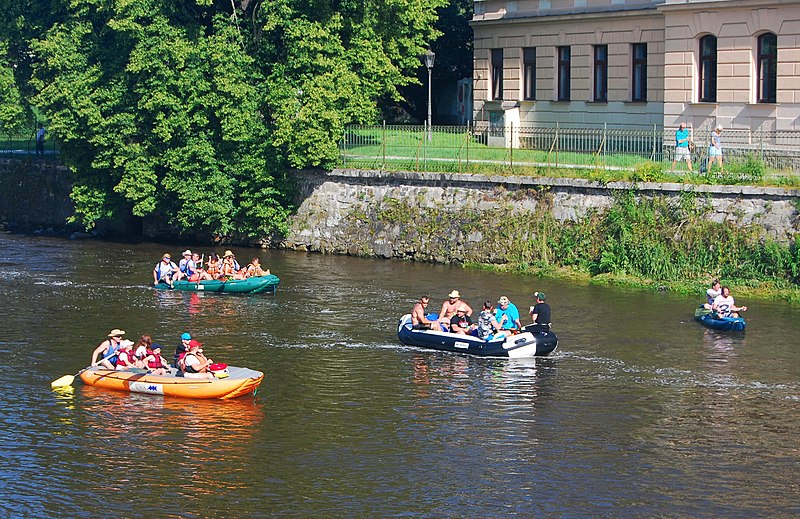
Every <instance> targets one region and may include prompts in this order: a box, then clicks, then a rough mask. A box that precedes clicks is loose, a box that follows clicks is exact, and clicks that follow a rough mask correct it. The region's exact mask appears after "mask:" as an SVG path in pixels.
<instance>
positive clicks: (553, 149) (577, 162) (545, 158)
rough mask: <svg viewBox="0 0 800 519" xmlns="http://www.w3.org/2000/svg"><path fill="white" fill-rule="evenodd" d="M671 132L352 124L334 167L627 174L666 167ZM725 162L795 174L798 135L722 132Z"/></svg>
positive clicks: (700, 156)
mask: <svg viewBox="0 0 800 519" xmlns="http://www.w3.org/2000/svg"><path fill="white" fill-rule="evenodd" d="M675 131H676V129H661V128H657V127H655V126H654V127H653V128H652V129H647V130H637V129H619V128H608V127H602V128H563V127H560V126H558V125H556V126H552V127H541V126H525V125H520V126H508V127H504V126H497V125H492V124H490V123H488V122H480V123H476V124H475V125H472V126H432V127H431V128H430V129H428V128H427V127H426V126H425V125H385V124H384V125H373V126H366V125H353V126H349V127H347V128H346V129H345V132H344V136H343V138H342V140H341V142H340V165H341V166H342V167H364V168H369V169H409V170H412V171H449V172H467V171H470V172H475V171H480V170H493V169H495V170H498V171H509V170H510V171H512V172H513V171H514V170H515V169H519V170H520V172H522V171H524V170H526V169H528V170H530V169H541V168H549V167H564V168H591V169H594V168H598V169H609V170H614V169H633V168H635V167H636V166H638V165H641V164H643V163H645V162H647V161H654V162H667V163H669V162H671V161H672V160H673V159H674V154H675ZM691 135H692V138H693V143H694V152H693V156H692V159H693V160H694V161H695V162H698V163H700V162H703V161H704V160H705V159H706V158H707V157H708V146H709V143H710V140H711V128H710V127H709V128H699V129H695V130H693V131H692V132H691ZM722 146H723V150H724V155H725V160H726V161H729V160H743V159H744V158H746V157H747V156H754V157H756V158H758V159H759V160H761V161H762V162H763V163H764V165H765V166H766V167H767V168H771V169H773V170H780V171H787V170H789V171H800V131H769V130H764V129H761V128H759V129H756V130H741V129H730V130H723V132H722Z"/></svg>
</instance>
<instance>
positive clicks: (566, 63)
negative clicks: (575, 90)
mask: <svg viewBox="0 0 800 519" xmlns="http://www.w3.org/2000/svg"><path fill="white" fill-rule="evenodd" d="M569 80H570V53H569V47H558V100H559V101H569V90H570V86H569Z"/></svg>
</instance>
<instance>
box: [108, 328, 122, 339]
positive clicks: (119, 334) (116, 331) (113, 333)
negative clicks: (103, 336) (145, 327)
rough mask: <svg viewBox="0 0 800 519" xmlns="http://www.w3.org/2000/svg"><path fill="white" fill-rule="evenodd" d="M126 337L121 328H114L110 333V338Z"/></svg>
mask: <svg viewBox="0 0 800 519" xmlns="http://www.w3.org/2000/svg"><path fill="white" fill-rule="evenodd" d="M123 335H125V330H120V329H119V328H114V329H113V330H111V331H110V332H109V333H108V336H109V337H122V336H123Z"/></svg>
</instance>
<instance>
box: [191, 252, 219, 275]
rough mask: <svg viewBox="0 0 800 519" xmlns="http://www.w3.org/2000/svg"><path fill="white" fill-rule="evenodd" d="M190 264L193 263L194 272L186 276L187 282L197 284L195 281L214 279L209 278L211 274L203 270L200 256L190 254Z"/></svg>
mask: <svg viewBox="0 0 800 519" xmlns="http://www.w3.org/2000/svg"><path fill="white" fill-rule="evenodd" d="M192 262H193V263H194V267H195V269H194V272H192V273H191V274H188V273H187V275H188V276H189V277H188V279H189V281H192V282H197V281H206V280H210V279H214V278H213V277H211V274H209V273H208V272H206V271H205V270H203V266H202V261H201V259H200V255H199V254H198V253H196V252H194V253H192Z"/></svg>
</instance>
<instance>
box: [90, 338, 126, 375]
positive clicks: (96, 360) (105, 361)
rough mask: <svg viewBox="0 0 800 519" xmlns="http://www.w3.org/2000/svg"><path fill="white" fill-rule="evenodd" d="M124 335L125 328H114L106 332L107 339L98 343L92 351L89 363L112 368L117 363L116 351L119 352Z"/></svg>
mask: <svg viewBox="0 0 800 519" xmlns="http://www.w3.org/2000/svg"><path fill="white" fill-rule="evenodd" d="M124 336H125V330H120V329H119V328H114V329H113V330H111V332H110V333H109V334H108V339H106V340H104V341H103V342H101V343H100V345H99V346H98V347H97V348H95V349H94V351H93V352H92V360H91V362H90V364H91V365H93V366H95V365H99V366H103V367H104V368H106V369H114V368H115V366H116V364H117V352H119V350H120V348H121V345H122V338H123V337H124Z"/></svg>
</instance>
